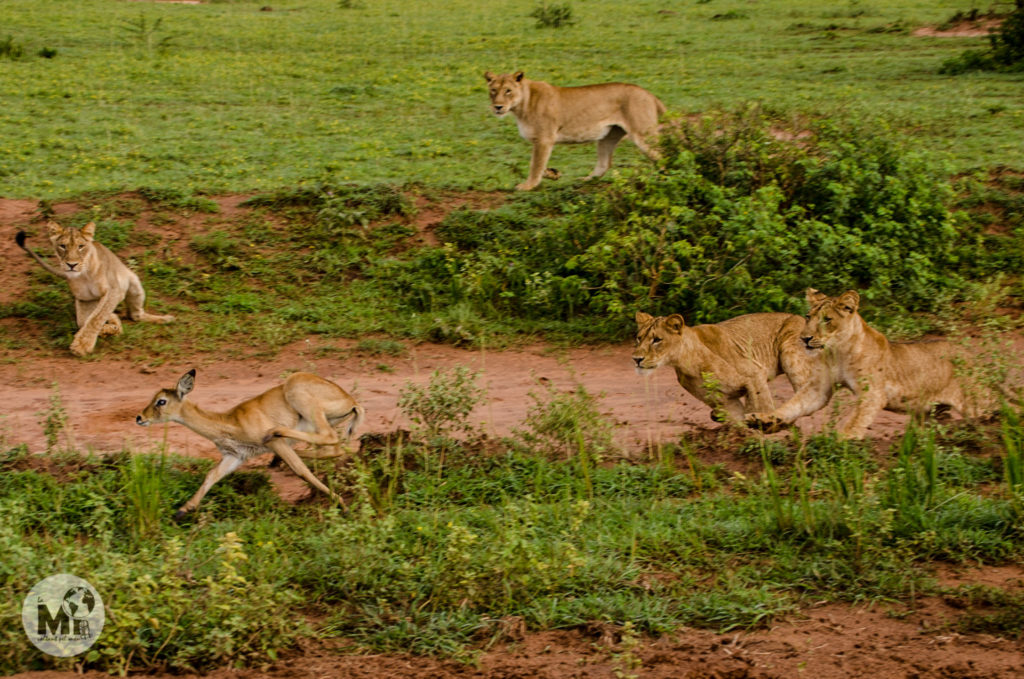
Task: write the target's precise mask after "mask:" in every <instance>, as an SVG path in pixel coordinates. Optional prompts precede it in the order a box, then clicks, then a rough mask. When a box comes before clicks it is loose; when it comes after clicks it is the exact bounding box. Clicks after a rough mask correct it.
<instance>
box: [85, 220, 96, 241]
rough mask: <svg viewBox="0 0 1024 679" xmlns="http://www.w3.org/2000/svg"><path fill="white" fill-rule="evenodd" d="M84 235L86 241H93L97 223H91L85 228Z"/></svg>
mask: <svg viewBox="0 0 1024 679" xmlns="http://www.w3.org/2000/svg"><path fill="white" fill-rule="evenodd" d="M82 235H83V236H85V239H86V240H88V241H91V240H92V239H93V237H94V236H95V235H96V222H89V223H88V224H86V225H85V226H83V227H82Z"/></svg>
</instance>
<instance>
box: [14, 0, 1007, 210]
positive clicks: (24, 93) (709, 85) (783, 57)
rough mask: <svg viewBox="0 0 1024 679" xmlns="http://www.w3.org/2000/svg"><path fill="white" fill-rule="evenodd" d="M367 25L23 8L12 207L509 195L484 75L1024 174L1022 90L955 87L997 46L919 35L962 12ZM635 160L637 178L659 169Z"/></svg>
mask: <svg viewBox="0 0 1024 679" xmlns="http://www.w3.org/2000/svg"><path fill="white" fill-rule="evenodd" d="M355 4H356V5H358V7H357V8H354V9H345V8H343V7H341V6H340V5H341V3H339V2H338V1H337V0H302V1H299V0H281V1H280V2H275V3H273V5H272V8H273V11H260V9H261V7H263V6H265V5H266V2H265V1H264V0H260V1H259V2H256V1H252V2H248V1H239V2H211V3H208V4H204V5H178V4H161V3H139V2H123V1H118V0H80V1H78V2H74V3H68V2H61V1H59V0H4V2H2V3H0V26H2V29H0V38H6V37H8V36H10V37H11V38H12V40H13V41H14V43H16V44H18V45H20V46H21V47H23V50H24V57H23V58H21V59H18V60H3V61H2V65H3V68H0V96H2V97H3V101H4V107H3V111H2V112H0V195H2V196H5V197H29V198H52V197H59V196H69V195H75V194H79V193H81V192H83V191H89V190H97V189H102V190H110V189H121V188H135V187H138V186H153V187H160V188H165V187H173V188H176V189H188V190H201V191H208V192H240V191H251V190H256V189H268V188H276V187H279V186H282V185H286V184H292V183H295V182H297V181H299V180H301V179H305V178H310V177H315V176H320V175H322V174H323V173H325V172H326V173H329V174H330V175H331V176H332V177H333V178H334V179H335V180H337V181H357V182H367V183H372V182H380V181H389V182H399V183H404V182H407V181H419V182H425V183H427V184H430V185H451V186H456V187H463V188H466V187H473V188H482V189H494V188H510V187H511V186H512V185H514V184H515V183H516V181H518V180H519V179H520V178H521V177H522V176H523V175H524V173H525V171H526V166H527V160H528V147H527V145H526V144H525V142H523V141H522V140H521V139H519V138H518V135H517V133H516V130H515V126H514V125H513V124H511V123H510V122H509V121H507V120H503V121H499V120H495V119H492V116H490V114H489V113H488V111H487V105H486V91H485V89H484V87H483V80H482V77H481V74H482V73H483V71H485V70H495V71H498V72H503V71H509V70H513V69H516V68H519V69H524V70H525V71H526V73H527V75H528V76H529V77H533V78H536V79H542V80H549V81H552V82H555V83H558V84H564V85H570V84H585V83H589V82H598V81H608V80H626V81H632V82H636V83H638V84H641V85H643V86H646V87H648V88H649V89H651V90H652V91H654V92H655V93H657V94H658V95H659V96H660V97H661V98H662V99H663V100H664V101H665V102H666V104H667V105H668V106H669V108H670V109H671V110H673V111H677V112H680V113H687V114H691V113H701V112H703V111H706V110H708V109H710V108H716V107H717V108H723V107H724V108H731V107H733V106H736V105H738V104H743V103H746V102H750V101H758V102H761V103H762V104H763V105H764V106H765V107H767V108H769V109H771V110H773V111H777V112H780V113H783V114H787V115H800V116H808V115H812V116H813V115H832V116H839V117H850V116H854V117H858V116H860V117H863V116H867V117H869V118H870V119H872V120H873V121H875V122H877V123H878V124H880V125H882V126H883V127H885V128H886V129H888V130H891V131H894V132H896V133H898V134H899V135H901V136H906V137H908V138H909V139H911V140H912V144H913V146H915V147H917V148H919V149H921V150H923V151H926V152H927V153H928V154H930V155H931V156H934V157H936V158H939V159H948V160H949V161H950V163H951V164H950V168H951V169H953V170H956V171H963V170H966V169H968V168H974V167H990V166H993V165H1008V166H1011V167H1017V168H1020V167H1024V132H1022V130H1024V105H1022V104H1021V100H1020V97H1019V90H1020V85H1021V76H1020V75H1019V74H1018V75H968V76H958V77H950V76H940V75H938V68H939V66H940V65H941V63H942V61H943V60H944V59H946V58H948V57H951V56H953V55H956V54H958V53H959V52H961V51H962V50H963V49H965V48H967V47H980V46H982V45H983V43H984V39H982V38H957V39H949V38H934V37H916V36H914V35H912V34H911V32H910V31H911V29H914V28H917V27H919V26H922V25H935V24H939V23H941V22H943V21H944V20H946V19H947V18H949V16H950V15H951V14H952V13H953V12H954V11H955V10H958V9H964V7H965V3H963V2H958V1H957V0H936V1H930V2H925V1H921V0H918V1H912V0H906V1H904V2H901V3H896V4H893V3H884V2H881V1H879V0H850V1H849V2H845V3H838V4H834V5H829V6H823V5H821V3H818V2H813V1H811V0H788V1H787V2H785V3H778V2H772V3H753V4H752V3H749V2H745V1H740V0H713V1H712V2H686V3H664V2H657V1H650V0H641V1H638V2H635V3H631V4H630V5H629V7H628V9H625V8H623V6H622V5H621V3H617V2H612V1H611V0H588V1H587V2H585V3H577V4H576V5H575V6H574V8H573V10H574V14H575V16H576V17H577V19H578V23H577V25H575V26H573V27H569V28H561V29H540V28H536V27H535V25H534V20H533V19H531V18H529V17H528V16H527V15H528V13H529V12H530V10H531V9H532V7H533V5H532V4H531V3H530V2H529V0H515V1H507V0H505V1H496V2H486V3H481V2H472V1H470V0H453V1H452V2H447V3H440V4H438V3H424V2H417V1H415V0H381V1H374V2H360V3H355ZM165 44H166V48H165V49H164V48H162V47H161V45H165ZM44 48H48V49H52V50H56V52H57V53H56V56H54V57H53V58H50V59H47V58H43V57H41V56H38V52H39V51H40V50H41V49H44ZM625 146H627V145H624V147H623V149H622V150H621V151H620V152H619V157H620V161H621V162H623V163H639V162H641V160H640V159H641V156H640V155H639V154H638V153H637V152H636V151H635V149H632V148H628V149H627V148H625ZM592 163H593V150H592V148H590V146H589V145H588V146H587V147H586V148H585V149H584V148H576V149H572V148H559V149H558V150H556V152H555V156H554V160H553V163H552V164H553V165H554V166H555V167H558V168H560V169H562V170H563V171H564V172H567V173H568V175H569V176H577V175H582V174H585V173H586V172H587V171H588V170H589V168H590V166H591V165H592Z"/></svg>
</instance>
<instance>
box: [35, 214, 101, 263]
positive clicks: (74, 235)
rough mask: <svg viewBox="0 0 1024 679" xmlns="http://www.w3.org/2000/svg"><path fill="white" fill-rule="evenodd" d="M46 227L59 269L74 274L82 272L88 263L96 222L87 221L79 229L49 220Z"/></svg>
mask: <svg viewBox="0 0 1024 679" xmlns="http://www.w3.org/2000/svg"><path fill="white" fill-rule="evenodd" d="M46 228H47V230H48V232H49V235H50V242H51V243H52V244H53V252H54V254H55V255H57V259H58V260H60V270H61V271H63V272H64V273H66V274H71V275H74V276H78V275H81V274H82V273H84V272H85V267H86V266H87V264H88V259H87V257H88V255H89V253H90V252H92V250H93V244H92V239H93V236H95V235H96V222H89V223H88V224H86V225H85V226H83V227H82V228H81V229H76V228H75V227H73V226H68V227H64V226H61V225H60V224H58V223H57V222H49V223H47V225H46Z"/></svg>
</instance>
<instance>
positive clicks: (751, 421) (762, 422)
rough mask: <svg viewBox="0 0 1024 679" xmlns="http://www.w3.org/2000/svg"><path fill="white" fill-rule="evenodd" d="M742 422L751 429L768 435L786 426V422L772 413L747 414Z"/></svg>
mask: <svg viewBox="0 0 1024 679" xmlns="http://www.w3.org/2000/svg"><path fill="white" fill-rule="evenodd" d="M743 422H744V424H746V425H747V426H748V427H750V428H751V429H760V430H761V431H763V432H767V433H769V434H770V433H772V432H776V431H779V430H780V429H782V428H784V427H785V426H786V422H784V421H783V420H781V419H780V418H778V417H776V416H775V415H773V414H772V413H749V414H748V415H747V416H746V417H745V418H744V419H743Z"/></svg>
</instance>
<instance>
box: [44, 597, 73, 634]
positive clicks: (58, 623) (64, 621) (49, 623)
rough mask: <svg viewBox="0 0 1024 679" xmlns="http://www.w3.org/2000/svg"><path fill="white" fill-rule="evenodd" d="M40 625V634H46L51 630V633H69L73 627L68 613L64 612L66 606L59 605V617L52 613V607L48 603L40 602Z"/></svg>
mask: <svg viewBox="0 0 1024 679" xmlns="http://www.w3.org/2000/svg"><path fill="white" fill-rule="evenodd" d="M38 620H39V625H38V629H37V630H36V632H37V633H38V634H46V631H47V630H49V631H50V634H67V633H68V631H69V630H70V629H71V624H70V621H69V620H68V614H67V613H65V612H64V608H63V607H62V606H60V605H58V606H57V617H56V618H55V617H53V616H52V615H50V609H49V608H48V607H47V606H46V604H44V603H42V602H40V603H39V618H38Z"/></svg>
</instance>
